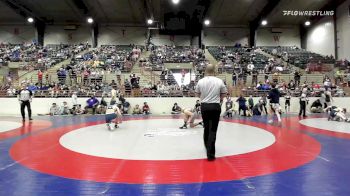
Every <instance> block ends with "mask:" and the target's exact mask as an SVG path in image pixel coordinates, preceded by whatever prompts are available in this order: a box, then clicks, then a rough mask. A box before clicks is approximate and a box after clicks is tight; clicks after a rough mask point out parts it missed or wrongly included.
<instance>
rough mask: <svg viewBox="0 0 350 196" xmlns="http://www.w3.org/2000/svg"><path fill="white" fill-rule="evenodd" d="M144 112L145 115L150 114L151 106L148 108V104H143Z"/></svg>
mask: <svg viewBox="0 0 350 196" xmlns="http://www.w3.org/2000/svg"><path fill="white" fill-rule="evenodd" d="M142 112H143V114H149V106H148V104H147V102H144V103H143V107H142Z"/></svg>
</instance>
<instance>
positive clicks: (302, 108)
mask: <svg viewBox="0 0 350 196" xmlns="http://www.w3.org/2000/svg"><path fill="white" fill-rule="evenodd" d="M299 103H300V110H299V116H301V115H303V116H304V117H305V116H306V101H300V102H299Z"/></svg>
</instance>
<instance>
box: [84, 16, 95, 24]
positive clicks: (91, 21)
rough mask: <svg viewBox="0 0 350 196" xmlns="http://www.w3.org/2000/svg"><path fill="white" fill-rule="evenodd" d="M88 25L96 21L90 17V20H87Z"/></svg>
mask: <svg viewBox="0 0 350 196" xmlns="http://www.w3.org/2000/svg"><path fill="white" fill-rule="evenodd" d="M86 21H87V22H88V23H90V24H91V23H93V22H94V19H92V18H91V17H89V18H87V20H86Z"/></svg>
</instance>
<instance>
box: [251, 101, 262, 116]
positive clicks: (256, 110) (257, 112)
mask: <svg viewBox="0 0 350 196" xmlns="http://www.w3.org/2000/svg"><path fill="white" fill-rule="evenodd" d="M262 111H263V100H262V99H260V100H259V101H258V103H256V104H255V105H254V107H253V116H261V114H262Z"/></svg>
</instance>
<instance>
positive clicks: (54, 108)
mask: <svg viewBox="0 0 350 196" xmlns="http://www.w3.org/2000/svg"><path fill="white" fill-rule="evenodd" d="M59 110H60V109H59V108H58V107H57V104H56V103H53V104H52V106H51V107H50V113H49V115H50V116H55V115H58V114H59Z"/></svg>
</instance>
